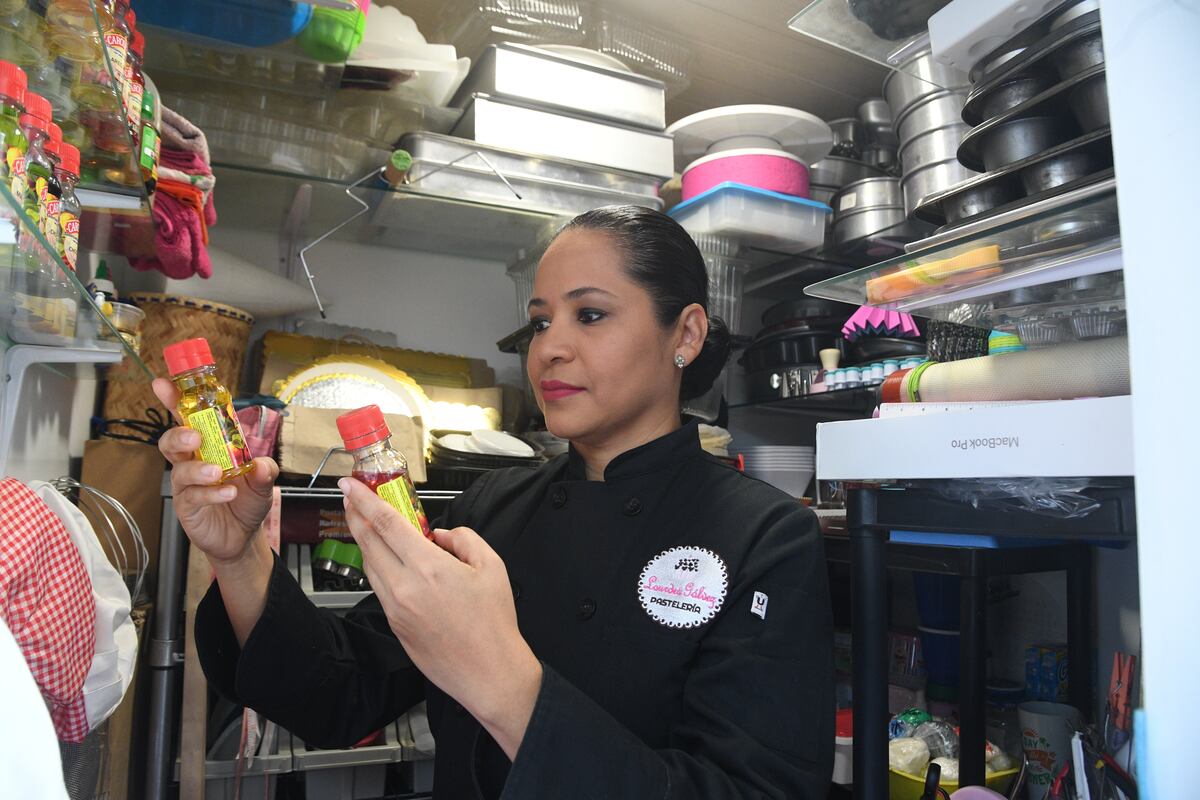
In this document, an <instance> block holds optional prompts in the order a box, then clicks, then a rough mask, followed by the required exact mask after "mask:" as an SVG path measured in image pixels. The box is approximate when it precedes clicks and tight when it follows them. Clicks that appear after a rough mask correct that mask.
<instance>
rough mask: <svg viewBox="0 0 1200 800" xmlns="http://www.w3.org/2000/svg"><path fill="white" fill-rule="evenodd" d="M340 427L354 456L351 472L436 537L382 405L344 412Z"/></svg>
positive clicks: (411, 520) (345, 441)
mask: <svg viewBox="0 0 1200 800" xmlns="http://www.w3.org/2000/svg"><path fill="white" fill-rule="evenodd" d="M337 426H338V433H340V434H341V435H342V442H343V443H344V444H345V445H346V450H348V451H349V452H350V455H351V456H352V457H353V458H354V467H353V470H352V471H351V473H350V474H351V475H352V476H353V477H355V478H357V479H358V480H360V481H362V482H363V483H365V484H366V485H367V486H369V487H371V491H373V492H375V494H377V495H379V496H380V497H382V498H383V499H384V500H386V501H387V502H388V504H389V505H391V506H392V508H394V509H396V510H397V511H399V512H400V513H401V514H402V515H403V516H404V518H405V519H407V520H408V521H409V522H411V523H412V525H413V527H415V528H416V529H417V530H419V531H421V533H423V534H425V536H426V537H427V538H432V537H433V534H432V531H431V530H430V527H429V519H428V518H427V517H426V516H425V509H423V508H422V507H421V500H420V498H418V497H417V490H416V488H415V487H414V486H413V483H412V479H411V478H409V475H408V462H407V461H406V460H405V459H404V456H403V455H402V454H401V453H400V451H399V450H396V449H395V448H394V447H392V443H391V439H390V437H391V435H392V432H391V431H390V430H389V429H388V426H387V422H386V421H385V420H384V418H383V412H382V411H380V410H379V406H364V407H363V408H359V409H356V410H354V411H349V412H347V413H345V414H342V415H341V416H340V417H338V418H337Z"/></svg>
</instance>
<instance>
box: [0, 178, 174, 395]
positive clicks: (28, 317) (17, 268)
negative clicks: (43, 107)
mask: <svg viewBox="0 0 1200 800" xmlns="http://www.w3.org/2000/svg"><path fill="white" fill-rule="evenodd" d="M0 329H2V332H3V339H4V341H5V343H6V344H31V345H41V346H44V347H59V348H69V349H72V350H77V351H106V352H110V353H114V354H120V353H122V351H123V352H124V357H123V361H122V366H121V367H120V370H121V372H122V374H123V375H124V376H125V378H126V379H130V380H149V379H150V378H152V377H153V376H152V375H151V373H150V370H149V368H148V367H147V366H146V364H145V362H143V361H142V359H141V357H140V356H139V355H138V353H137V352H135V351H134V350H133V348H132V347H131V346H130V344H129V342H127V341H126V340H125V339H124V338H123V337H122V336H121V334H120V333H119V332H118V331H117V329H116V327H114V325H113V324H112V321H111V320H110V319H109V318H108V317H106V316H105V315H104V314H103V313H101V311H100V309H99V308H98V307H97V306H96V303H95V301H94V300H93V299H92V297H91V295H89V294H88V292H87V289H86V288H85V287H84V286H83V284H82V283H81V282H80V281H79V278H78V277H77V276H76V275H75V272H74V271H73V270H71V269H70V268H68V267H67V266H66V265H65V264H64V263H63V261H62V259H60V258H59V257H58V254H57V253H56V252H54V251H52V250H51V248H50V246H49V244H48V242H47V241H46V238H45V237H44V236H43V235H42V232H41V231H40V230H38V229H37V226H36V225H34V224H33V223H32V221H31V220H30V219H29V217H28V216H27V215H26V214H25V212H24V211H23V210H22V209H21V206H20V205H19V204H18V203H17V202H16V201H15V200H14V198H13V196H12V194H11V193H10V192H9V190H8V187H7V186H6V185H4V184H3V183H2V182H0ZM64 368H65V367H64ZM110 372H111V371H110Z"/></svg>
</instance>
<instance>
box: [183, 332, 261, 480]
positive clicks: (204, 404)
mask: <svg viewBox="0 0 1200 800" xmlns="http://www.w3.org/2000/svg"><path fill="white" fill-rule="evenodd" d="M163 360H165V361H166V362H167V370H168V371H170V373H171V380H173V381H175V385H176V386H177V387H179V404H178V405H177V406H176V409H177V410H178V411H179V418H180V419H182V420H183V422H184V424H185V425H187V426H188V427H189V428H191V429H192V430H194V431H196V432H197V433H199V434H200V449H199V450H197V451H196V457H197V458H199V459H200V460H201V461H205V462H207V463H209V464H215V465H217V466H218V467H220V468H221V470H222V473H221V479H220V482H222V483H223V482H225V481H227V480H230V479H232V478H236V477H237V476H239V475H245V474H246V473H247V472H250V471H251V470H253V469H254V457H253V456H252V455H251V454H250V448H249V447H247V446H246V437H245V435H244V434H243V433H242V426H241V423H239V422H238V418H237V415H236V414H235V413H234V411H233V395H231V394H230V393H229V390H228V389H226V388H225V385H224V384H222V383H221V381H220V379H218V378H217V362H216V360H215V359H214V358H213V356H212V350H210V349H209V346H208V340H207V339H187V340H185V341H182V342H176V343H175V344H169V345H167V346H166V347H164V348H163Z"/></svg>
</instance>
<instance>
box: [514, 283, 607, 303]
mask: <svg viewBox="0 0 1200 800" xmlns="http://www.w3.org/2000/svg"><path fill="white" fill-rule="evenodd" d="M590 294H602V295H604V296H606V297H611V298H613V299H616V295H615V294H613V293H612V292H610V291H608V290H606V289H600V288H597V287H595V286H580V287H579V288H578V289H572V290H571V291H569V292H567V293H566V294H564V295H563V299H564V300H578V299H580V298H582V297H587V296H588V295H590ZM545 305H547V303H546V301H545V300H543V299H542V298H540V297H533V298H530V300H529V308H541V307H543V306H545Z"/></svg>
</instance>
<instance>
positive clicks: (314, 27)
mask: <svg viewBox="0 0 1200 800" xmlns="http://www.w3.org/2000/svg"><path fill="white" fill-rule="evenodd" d="M366 27H367V16H366V14H364V13H363V12H362V11H360V10H359V9H355V10H353V11H338V10H336V9H332V8H323V7H321V6H317V7H316V8H314V9H313V15H312V19H311V20H310V21H309V23H308V25H307V26H305V28H304V30H302V31H301V32H300V35H299V36H297V37H296V42H297V43H298V44H299V45H300V49H301V50H302V51H304V54H305V55H306V56H308V57H309V58H314V59H316V60H317V61H322V62H324V63H326V64H340V63H342V62H344V61H345V60H346V59H348V58H349V57H350V55H351V54H352V53H353V52H354V51H355V50H356V49H357V48H358V46H359V45H360V44H362V40H363V31H365V30H366Z"/></svg>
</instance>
